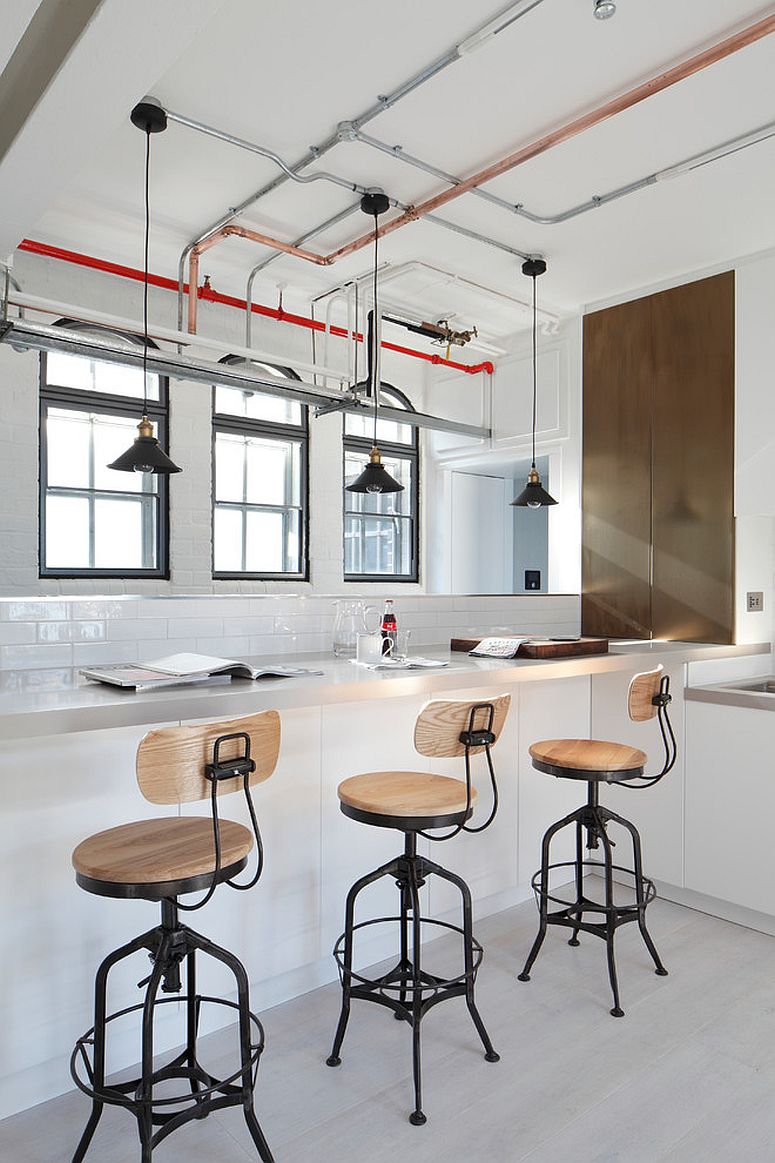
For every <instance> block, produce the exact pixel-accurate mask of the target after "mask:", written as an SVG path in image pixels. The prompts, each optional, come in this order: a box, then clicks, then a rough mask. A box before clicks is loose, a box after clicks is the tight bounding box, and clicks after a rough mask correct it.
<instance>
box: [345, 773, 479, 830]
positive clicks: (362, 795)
mask: <svg viewBox="0 0 775 1163" xmlns="http://www.w3.org/2000/svg"><path fill="white" fill-rule="evenodd" d="M338 795H339V800H340V803H341V807H342V811H343V812H345V814H346V815H352V816H355V818H360V814H361V813H364V814H365V815H367V816H377V817H380V816H381V817H384V818H385V823H386V824H387V826H388V827H396V826H399V825H398V824H395V823H388V820H390V821H401V822H402V823H403V822H404V821H407V820H415V821H427V820H429V819H441V818H443V819H444V820H447V818H448V817H450V816H451V817H459V816H461V815H464V814H465V811H466V785H465V783H464V782H463V781H462V780H461V779H451V778H450V777H449V776H446V775H430V774H429V773H428V772H427V771H372V772H368V773H366V774H364V775H354V776H352V777H351V778H350V779H346V780H344V782H343V783H340V784H339V788H338ZM474 803H476V788H471V804H474ZM348 809H349V811H348ZM356 813H358V814H359V815H356ZM421 826H422V827H425V826H426V824H425V823H422V824H421Z"/></svg>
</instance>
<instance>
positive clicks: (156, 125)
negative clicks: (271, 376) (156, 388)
mask: <svg viewBox="0 0 775 1163" xmlns="http://www.w3.org/2000/svg"><path fill="white" fill-rule="evenodd" d="M130 117H131V120H132V124H133V125H136V126H137V128H138V129H142V131H143V133H144V134H145V263H144V272H145V273H144V279H143V415H142V419H141V420H140V423H139V424H138V425H137V433H138V434H137V436H136V437H135V439H134V442H133V444H132V446H131V448H128V449H127V450H126V452H123V453H122V454H121V456H119V457H117V458H116V460H114V461H113V462H112V463H111V464H109V465H108V468H113V469H117V470H118V472H152V473H163V474H168V473H173V472H180V471H181V470H180V468H179V467H178V466H177V465H176V464H174V463H173V462H172V461H171V460H170V458H169V457H168V456H167V453H166V452H165V451H164V449H163V448H162V446H161V445H160V444H159V441H158V440H157V439H156V437H155V436H154V434H153V424H152V423H151V421H150V420H149V419H148V243H149V238H150V227H151V214H150V199H149V184H150V170H151V134H152V133H162V132H163V131H164V130H165V129H166V128H167V114H166V113H165V112H164V110H163V109H162V108H161V106H160V105H157V104H156V103H155V102H153V101H141V102H140V104H139V105H135V107H134V109H133V110H132V112H131V114H130Z"/></svg>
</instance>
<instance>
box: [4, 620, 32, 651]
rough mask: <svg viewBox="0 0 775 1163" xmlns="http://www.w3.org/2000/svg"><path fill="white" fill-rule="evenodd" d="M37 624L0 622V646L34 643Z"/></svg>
mask: <svg viewBox="0 0 775 1163" xmlns="http://www.w3.org/2000/svg"><path fill="white" fill-rule="evenodd" d="M38 625H39V623H38V622H0V646H16V645H19V644H20V643H26V642H29V643H32V642H35V641H36V638H37V635H36V630H37V627H38Z"/></svg>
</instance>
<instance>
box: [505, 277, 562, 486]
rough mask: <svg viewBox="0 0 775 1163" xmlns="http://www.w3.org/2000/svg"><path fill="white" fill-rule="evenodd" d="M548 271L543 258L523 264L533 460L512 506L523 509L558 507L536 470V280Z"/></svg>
mask: <svg viewBox="0 0 775 1163" xmlns="http://www.w3.org/2000/svg"><path fill="white" fill-rule="evenodd" d="M545 271H546V263H545V262H544V260H543V259H542V258H529V259H527V261H526V262H524V263H523V264H522V274H523V275H527V276H528V278H531V279H532V280H533V424H532V434H533V460H532V464H531V466H530V472H529V473H528V474H527V484H526V485H525V487H524V489H523V490H522V492H521V493H520V494H519V496H518V497H517V498H516V500H514V501H512V502H511V503H512V505H519V506H520V507H521V508H528V509H540V508H542V507H543V506H544V505H556V504H557V502H556V501H555V499H554V497H550V496H549V494H548V493H547V491H546V489H545V488H544V487H543V485H542V484H541V477H540V475H539V472H538V469H537V468H536V402H537V399H538V344H537V325H538V306H537V303H536V279H537V278H538V276H539V275H542V274H544V272H545Z"/></svg>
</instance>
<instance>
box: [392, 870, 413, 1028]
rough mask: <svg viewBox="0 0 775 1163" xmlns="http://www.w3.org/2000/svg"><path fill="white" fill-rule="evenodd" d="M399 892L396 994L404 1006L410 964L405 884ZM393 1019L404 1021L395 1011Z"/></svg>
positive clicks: (407, 901)
mask: <svg viewBox="0 0 775 1163" xmlns="http://www.w3.org/2000/svg"><path fill="white" fill-rule="evenodd" d="M400 892H401V921H400V926H401V932H400V944H401V953H400V962H399V972H400V973H401V989H400V990H399V993H398V1000H399V1001H400V1003H401V1005H402V1006H403V1005H406V995H407V980H408V978H407V974H408V972H409V968H410V963H409V890H408V888H407V886H406V885H405V884H402V885H401V889H400ZM393 1017H394V1018H395V1019H396V1021H397V1022H402V1021H403V1020H404V1018H403V1015H402V1014H399V1013H398V1011H396V1013H394V1014H393Z"/></svg>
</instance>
